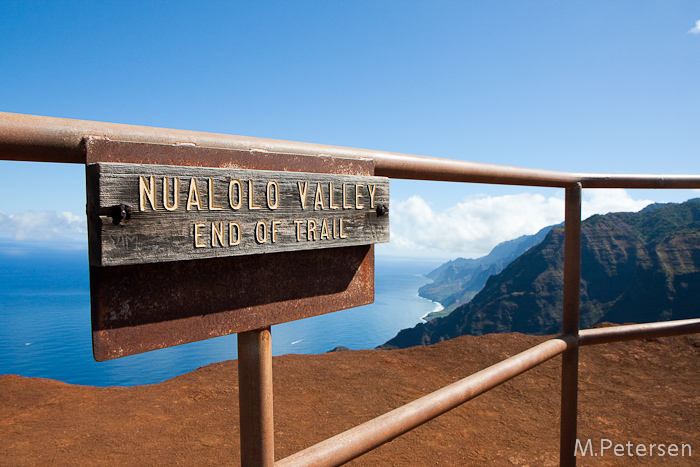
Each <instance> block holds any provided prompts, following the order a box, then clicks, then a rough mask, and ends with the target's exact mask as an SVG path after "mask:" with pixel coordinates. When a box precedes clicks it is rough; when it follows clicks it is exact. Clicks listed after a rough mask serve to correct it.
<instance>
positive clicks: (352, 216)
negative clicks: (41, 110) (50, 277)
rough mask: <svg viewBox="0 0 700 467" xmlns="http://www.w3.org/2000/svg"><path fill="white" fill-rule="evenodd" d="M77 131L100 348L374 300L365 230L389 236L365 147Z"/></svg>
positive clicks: (107, 350) (105, 351)
mask: <svg viewBox="0 0 700 467" xmlns="http://www.w3.org/2000/svg"><path fill="white" fill-rule="evenodd" d="M84 145H85V159H86V167H87V172H86V175H87V197H88V214H89V216H88V219H89V220H88V229H89V244H90V258H91V264H90V302H91V313H92V342H93V354H94V357H95V359H96V360H98V361H103V360H109V359H113V358H119V357H125V356H128V355H134V354H138V353H141V352H148V351H151V350H155V349H161V348H164V347H170V346H174V345H180V344H185V343H188V342H194V341H198V340H202V339H210V338H212V337H217V336H225V335H227V334H234V333H238V332H244V331H249V330H252V329H259V328H262V327H266V326H270V325H273V324H278V323H284V322H288V321H293V320H298V319H303V318H308V317H310V316H316V315H320V314H324V313H330V312H333V311H337V310H343V309H346V308H352V307H356V306H361V305H366V304H368V303H372V301H373V300H374V245H372V244H369V242H372V241H386V240H388V215H387V213H386V207H387V204H388V196H389V192H388V184H387V181H386V179H384V178H378V177H374V176H373V173H374V163H373V161H372V160H370V159H361V158H337V157H330V156H325V155H315V156H308V155H301V154H285V153H273V152H266V151H260V150H254V149H249V150H231V149H217V148H207V147H198V146H194V145H191V144H174V145H166V144H147V143H134V142H126V141H114V140H109V139H107V138H103V137H99V136H89V137H87V138H85V141H84ZM331 174H332V175H331ZM151 177H153V178H151ZM166 179H167V181H165V180H166ZM176 179H177V180H178V181H176ZM193 179H194V180H195V182H194V183H193ZM210 179H211V194H212V196H210V182H209V180H210ZM236 180H237V182H236ZM239 182H240V186H239ZM300 182H301V185H300ZM306 182H308V185H307V183H306ZM319 183H320V189H319ZM331 183H332V184H333V190H332V195H331V190H330V187H331ZM176 184H177V190H176V189H175V187H176ZM195 184H196V187H195ZM370 185H371V188H370ZM251 187H252V190H251V189H250V188H251ZM343 187H345V188H344V189H345V193H344V194H343ZM370 190H372V191H371V192H370ZM268 192H269V196H268ZM300 192H301V194H300ZM175 193H177V198H176V197H174V194H175ZM164 194H165V196H164ZM250 194H252V197H250V196H249V195H250ZM304 194H305V195H306V196H305V197H303V195H304ZM331 196H332V197H333V198H332V199H331ZM317 198H318V199H317ZM302 200H304V203H305V204H303V205H302ZM343 200H344V204H343ZM188 208H189V209H188ZM382 214H383V215H382ZM324 219H325V220H326V222H325V227H324ZM340 219H343V224H342V229H341V227H340ZM275 220H277V221H279V222H280V223H275ZM295 220H300V221H301V222H300V223H298V224H297V223H295V222H294V221H295ZM311 220H313V221H315V225H314V222H311V225H309V221H311ZM231 222H233V223H235V224H233V236H231V233H232V229H231V224H230V223H231ZM263 223H264V227H265V230H263V226H262V225H263ZM197 224H200V225H199V226H197ZM201 224H204V226H201ZM239 225H240V229H239V227H238V226H239ZM297 225H298V229H299V230H298V239H297ZM256 226H257V227H258V228H257V230H256ZM290 227H291V230H290ZM334 228H335V230H333V229H334ZM239 232H240V236H239V235H238V234H239ZM273 237H274V238H273ZM239 240H240V242H239ZM273 240H274V241H273ZM195 242H196V243H195ZM356 242H367V244H360V245H357V243H356ZM202 245H203V246H202ZM352 245H356V246H352ZM331 247H333V248H331ZM304 248H311V249H304ZM254 253H271V254H254ZM226 255H233V256H226ZM108 264H116V265H112V266H109V267H105V266H106V265H108Z"/></svg>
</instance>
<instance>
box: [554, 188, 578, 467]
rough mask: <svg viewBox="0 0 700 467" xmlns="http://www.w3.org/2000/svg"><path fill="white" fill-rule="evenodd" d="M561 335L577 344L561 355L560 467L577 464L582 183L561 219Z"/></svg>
mask: <svg viewBox="0 0 700 467" xmlns="http://www.w3.org/2000/svg"><path fill="white" fill-rule="evenodd" d="M564 220H565V222H564V315H563V319H562V328H563V329H562V330H563V333H564V334H568V335H572V336H576V338H577V340H576V345H575V346H574V347H572V348H571V349H569V350H566V351H565V352H564V353H563V354H562V367H561V434H560V435H561V438H560V444H559V465H560V467H573V466H575V465H576V455H575V448H576V439H577V438H576V425H577V418H578V335H579V300H580V287H581V184H580V183H577V184H576V185H574V186H572V187H570V188H567V189H566V213H565V216H564Z"/></svg>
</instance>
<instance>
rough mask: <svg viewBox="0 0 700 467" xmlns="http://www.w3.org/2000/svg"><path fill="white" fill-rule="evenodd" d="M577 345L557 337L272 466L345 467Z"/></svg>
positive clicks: (569, 340) (566, 337) (568, 337)
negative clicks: (353, 460)
mask: <svg viewBox="0 0 700 467" xmlns="http://www.w3.org/2000/svg"><path fill="white" fill-rule="evenodd" d="M575 345H576V338H575V337H573V336H566V335H562V336H558V337H555V338H553V339H550V340H548V341H545V342H543V343H541V344H539V345H536V346H534V347H532V348H530V349H528V350H525V351H523V352H521V353H519V354H517V355H514V356H513V357H510V358H508V359H506V360H503V361H501V362H499V363H496V364H495V365H492V366H490V367H488V368H485V369H483V370H481V371H479V372H477V373H474V374H473V375H471V376H468V377H466V378H464V379H462V380H459V381H457V382H455V383H452V384H450V385H449V386H445V387H444V388H442V389H439V390H437V391H435V392H432V393H430V394H428V395H426V396H423V397H421V398H420V399H417V400H415V401H413V402H410V403H408V404H406V405H403V406H401V407H399V408H397V409H394V410H392V411H391V412H387V413H385V414H384V415H380V416H379V417H377V418H374V419H372V420H370V421H368V422H365V423H363V424H361V425H358V426H356V427H355V428H351V429H349V430H347V431H345V432H343V433H340V434H338V435H336V436H334V437H332V438H329V439H327V440H325V441H321V442H320V443H318V444H316V445H314V446H311V447H309V448H307V449H304V450H303V451H299V452H297V453H296V454H292V455H291V456H289V457H287V458H285V459H282V460H280V461H278V462H276V463H275V467H291V466H294V467H301V466H316V467H320V466H327V467H330V466H336V465H341V464H344V463H346V462H348V461H350V460H352V459H354V458H356V457H358V456H360V455H362V454H365V453H366V452H369V451H371V450H372V449H375V448H376V447H378V446H381V445H382V444H384V443H387V442H389V441H391V440H392V439H394V438H396V437H398V436H400V435H402V434H404V433H406V432H408V431H410V430H412V429H414V428H416V427H418V426H420V425H422V424H423V423H426V422H428V421H430V420H432V419H433V418H435V417H437V416H439V415H442V414H443V413H445V412H447V411H449V410H451V409H454V408H455V407H457V406H459V405H461V404H463V403H465V402H467V401H469V400H471V399H473V398H475V397H477V396H479V395H481V394H483V393H484V392H486V391H488V390H490V389H493V388H495V387H496V386H498V385H500V384H502V383H504V382H506V381H508V380H510V379H512V378H514V377H516V376H518V375H520V374H522V373H524V372H525V371H527V370H530V369H531V368H534V367H535V366H537V365H539V364H540V363H543V362H545V361H547V360H549V359H551V358H553V357H555V356H557V355H559V354H561V353H562V352H564V351H565V350H567V349H569V348H573V347H574V346H575Z"/></svg>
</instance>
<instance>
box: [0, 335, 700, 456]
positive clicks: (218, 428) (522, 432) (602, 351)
mask: <svg viewBox="0 0 700 467" xmlns="http://www.w3.org/2000/svg"><path fill="white" fill-rule="evenodd" d="M542 340H543V338H542V337H534V336H525V335H520V334H500V335H489V336H481V337H471V336H465V337H461V338H458V339H454V340H451V341H448V342H443V343H440V344H437V345H434V346H430V347H414V348H410V349H404V350H392V351H376V350H363V351H347V352H334V353H328V354H323V355H285V356H281V357H275V358H274V362H273V371H274V382H275V389H274V391H275V394H274V397H275V432H276V445H275V450H276V451H275V454H276V458H277V459H281V458H283V457H285V456H288V455H290V454H292V453H294V452H296V451H298V450H300V449H303V448H305V447H307V446H310V445H312V444H314V443H316V442H318V441H321V440H323V439H325V438H328V437H330V436H333V435H335V434H337V433H339V432H341V431H343V430H346V429H348V428H351V427H353V426H355V425H358V424H360V423H362V422H364V421H366V420H369V419H371V418H373V417H375V416H377V415H380V414H382V413H384V412H387V411H389V410H391V409H393V408H396V407H398V406H400V405H402V404H404V403H406V402H409V401H411V400H414V399H416V398H418V397H420V396H422V395H425V394H427V393H429V392H431V391H434V390H436V389H438V388H440V387H442V386H445V385H447V384H449V383H452V382H454V381H456V380H458V379H460V378H463V377H465V376H467V375H469V374H472V373H474V372H475V371H478V370H479V369H481V368H484V367H486V366H488V365H490V364H493V363H496V362H497V361H499V360H502V359H504V358H507V357H509V356H512V355H515V354H516V353H518V352H520V351H522V350H524V349H526V348H528V347H531V346H533V345H535V344H537V343H538V342H541V341H542ZM699 357H700V336H683V337H675V338H662V339H652V340H649V341H641V342H627V343H618V344H606V345H602V346H595V347H586V348H582V349H581V361H580V370H581V371H580V385H579V387H580V394H579V431H578V432H579V438H580V439H581V440H582V441H583V442H584V443H585V442H586V440H588V439H591V440H592V447H594V448H595V449H596V450H598V449H599V447H600V443H601V440H602V439H609V440H611V441H612V442H613V443H620V444H626V443H627V442H628V441H629V442H632V443H633V445H635V446H636V445H637V444H644V445H646V446H647V449H648V447H649V445H650V444H657V445H658V444H660V443H664V444H666V445H668V444H671V443H675V444H677V445H679V447H680V445H681V444H682V443H686V444H690V446H691V449H692V456H690V457H689V456H688V455H687V451H686V456H685V457H681V456H680V455H679V456H678V457H670V456H669V455H668V453H667V455H666V456H664V457H659V456H658V453H659V452H658V450H657V451H655V452H654V454H655V455H654V457H648V456H646V457H638V456H633V457H630V456H627V455H625V456H623V457H617V456H615V454H614V453H613V449H610V450H608V451H606V452H605V453H604V455H603V456H602V457H601V456H598V457H590V456H587V457H583V458H579V465H581V466H588V465H591V466H603V465H615V466H617V465H634V466H637V465H644V466H652V465H653V466H658V465H672V466H680V465H687V466H691V465H700V462H699V459H700V392H699V391H698V389H697V386H698V383H699V382H700V371H699V370H698V362H699V361H700V359H699ZM559 373H560V358H555V359H553V360H551V361H549V362H547V363H545V364H543V365H541V366H539V367H538V368H535V369H534V370H532V371H530V372H527V373H525V374H524V375H521V376H519V377H517V378H516V379H514V380H512V381H510V382H508V383H505V384H503V385H502V386H500V387H499V388H497V389H495V390H493V391H491V392H489V393H487V394H485V395H482V396H480V397H478V398H477V399H475V400H473V401H471V402H468V403H466V404H464V405H462V406H461V407H458V408H457V409H455V410H453V411H451V412H448V413H447V414H445V415H443V416H441V417H439V418H437V419H435V420H433V421H431V422H429V423H427V424H425V425H423V426H421V427H419V428H418V429H416V430H414V431H412V432H410V433H408V434H406V435H404V436H402V437H400V438H398V439H396V440H394V441H392V442H390V443H388V444H386V445H384V446H382V447H380V448H379V449H377V450H375V451H373V452H371V453H369V454H366V455H364V456H362V457H360V458H358V459H356V460H354V461H353V462H351V463H350V465H355V466H427V465H441V466H461V465H505V466H510V465H518V466H527V465H529V466H533V467H534V466H553V465H557V464H558V449H559V448H558V446H559V445H558V436H559V435H558V433H559V431H558V430H559ZM0 393H1V394H2V399H1V400H0V465H3V466H15V465H17V466H19V465H21V466H25V465H52V466H57V465H70V466H100V465H104V466H107V465H109V466H115V465H124V466H126V465H196V466H200V465H224V464H225V465H238V462H239V452H238V450H239V443H238V435H239V432H238V385H237V362H236V361H229V362H222V363H216V364H213V365H209V366H207V367H204V368H200V369H198V370H196V371H193V372H191V373H188V374H185V375H182V376H179V377H177V378H173V379H171V380H168V381H165V382H163V383H160V384H155V385H149V386H136V387H130V388H117V387H112V388H95V387H86V386H72V385H68V384H64V383H61V382H57V381H52V380H45V379H36V378H23V377H19V376H14V375H4V376H0ZM624 449H625V451H626V450H627V447H625V448H624ZM633 449H634V448H633ZM657 449H658V448H657ZM647 452H648V451H647ZM679 454H680V451H679Z"/></svg>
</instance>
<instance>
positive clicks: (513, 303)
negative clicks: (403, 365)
mask: <svg viewBox="0 0 700 467" xmlns="http://www.w3.org/2000/svg"><path fill="white" fill-rule="evenodd" d="M563 246H564V229H563V227H561V226H557V227H554V228H553V229H552V230H551V231H550V232H549V233H548V234H547V236H546V237H545V239H544V240H543V241H542V242H541V243H540V244H538V245H536V246H534V247H532V248H531V249H530V250H528V251H527V252H525V253H524V254H522V255H521V256H519V257H518V258H517V259H515V260H514V261H513V262H511V263H510V264H509V265H508V266H507V267H506V268H505V269H503V271H501V272H500V273H499V274H497V275H494V276H491V277H489V279H488V280H487V281H486V285H485V286H484V288H483V289H482V290H481V292H479V293H478V294H477V295H476V296H475V297H474V298H473V299H472V300H471V301H470V302H469V303H467V304H466V305H462V306H460V307H458V308H456V309H455V310H454V311H453V312H452V313H451V314H449V315H448V316H446V317H443V318H437V319H434V320H432V321H429V322H428V323H424V324H418V325H417V326H415V327H414V328H411V329H404V330H402V331H401V332H399V334H398V335H397V336H396V337H394V338H393V339H391V340H390V341H388V342H387V343H386V344H384V345H383V346H380V348H396V347H399V348H404V347H410V346H413V345H427V344H432V343H436V342H440V341H443V340H446V339H451V338H453V337H457V336H460V335H465V334H471V335H482V334H488V333H500V332H522V333H527V334H553V333H558V332H560V331H561V314H562V313H561V310H562V288H563V265H564V259H563V258H564V254H563V251H564V249H563ZM699 311H700V199H694V200H690V201H687V202H685V203H682V204H666V205H652V206H649V207H647V208H646V209H644V210H642V211H640V212H638V213H611V214H606V215H595V216H592V217H590V218H589V219H587V220H585V221H584V222H583V223H582V228H581V327H582V328H587V327H590V326H593V325H595V324H597V323H600V322H605V321H609V322H613V323H643V322H650V321H664V320H672V319H686V318H692V317H697V316H698V315H699V314H700V313H699Z"/></svg>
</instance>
